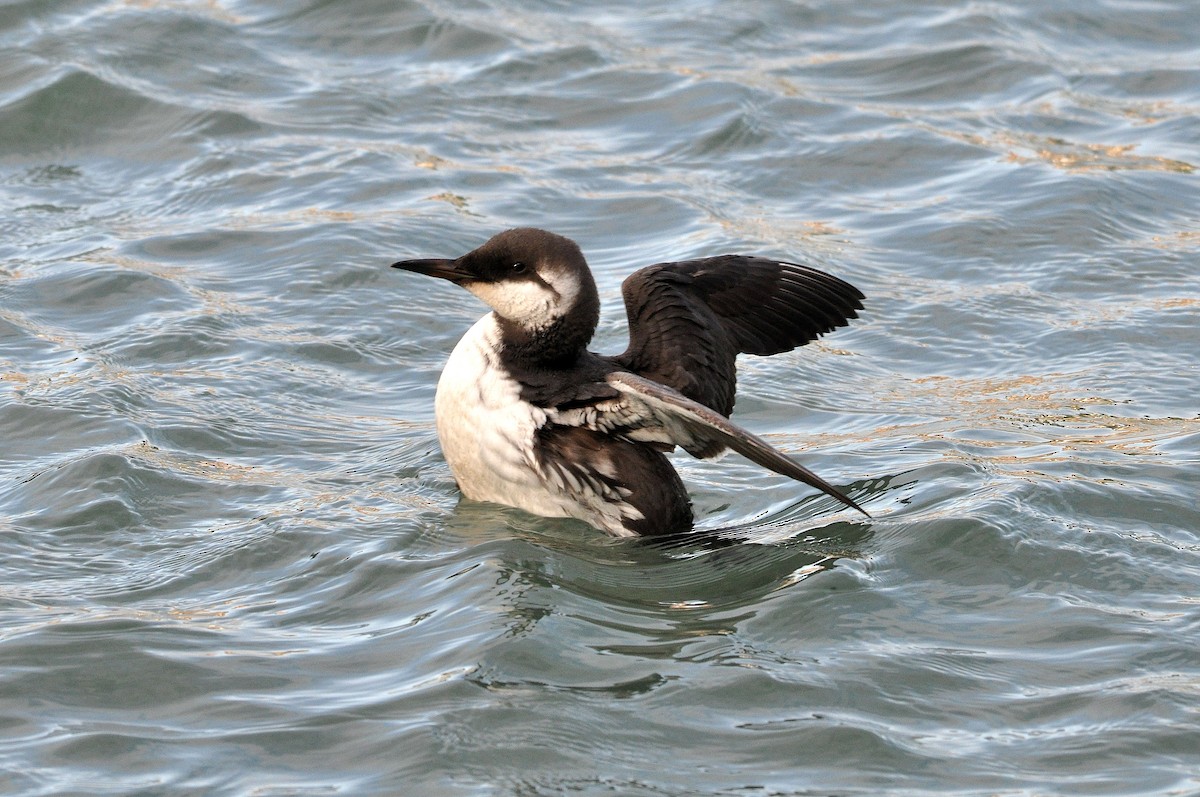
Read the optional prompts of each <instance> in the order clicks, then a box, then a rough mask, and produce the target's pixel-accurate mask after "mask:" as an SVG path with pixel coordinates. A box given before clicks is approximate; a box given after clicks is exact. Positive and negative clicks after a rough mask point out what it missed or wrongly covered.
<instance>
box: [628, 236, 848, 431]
mask: <svg viewBox="0 0 1200 797" xmlns="http://www.w3.org/2000/svg"><path fill="white" fill-rule="evenodd" d="M621 293H622V295H623V296H624V298H625V311H626V313H627V314H628V316H629V348H628V349H626V350H625V352H624V353H623V354H620V355H618V356H616V357H614V358H613V361H614V362H616V363H618V364H619V365H621V366H623V367H625V368H628V369H629V370H631V371H633V372H635V373H637V374H641V375H642V376H644V377H647V378H648V379H651V380H653V381H655V382H661V383H662V384H664V385H669V386H670V387H673V388H675V389H676V390H677V391H679V392H680V393H682V394H683V395H684V396H686V397H688V398H690V399H693V400H694V401H698V402H700V403H701V404H703V405H705V406H706V407H709V408H711V409H714V410H716V411H717V412H719V413H721V414H722V415H726V416H728V415H729V413H730V412H732V411H733V401H734V391H735V389H736V387H737V376H736V370H735V366H734V360H735V359H736V357H737V355H738V354H739V353H746V354H778V353H779V352H783V351H790V350H791V349H794V348H796V347H797V346H801V345H803V344H805V343H808V342H809V341H810V340H813V339H814V338H816V337H817V336H818V335H822V334H824V333H826V332H830V331H832V330H833V329H835V328H837V327H840V326H845V325H846V324H847V323H848V322H849V320H850V319H851V318H856V317H857V313H856V311H857V310H861V309H862V300H863V299H864V298H865V297H864V296H863V294H862V293H861V292H860V291H859V290H858V289H857V288H855V287H854V286H853V285H851V284H850V283H848V282H845V281H843V280H840V279H838V278H837V277H834V276H832V275H830V274H826V273H825V272H823V271H819V270H817V269H815V268H812V267H810V266H803V265H800V264H798V263H780V262H777V261H775V260H769V259H767V258H765V257H749V256H745V255H723V256H721V257H708V258H703V259H701V260H685V261H681V262H678V263H659V264H657V265H653V266H648V267H647V268H644V269H641V270H640V271H636V272H634V273H633V274H631V275H630V276H629V277H628V278H627V279H626V280H625V282H624V284H623V285H622V286H621Z"/></svg>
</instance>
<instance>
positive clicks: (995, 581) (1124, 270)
mask: <svg viewBox="0 0 1200 797" xmlns="http://www.w3.org/2000/svg"><path fill="white" fill-rule="evenodd" d="M0 45H2V46H3V49H4V51H5V53H6V57H5V58H4V59H3V63H2V64H0V203H2V204H3V208H4V213H3V214H0V230H2V233H3V234H2V235H0V430H2V432H3V435H2V440H3V444H2V445H0V468H2V469H0V554H2V555H0V652H2V655H3V659H2V660H3V666H2V667H0V734H2V736H0V738H3V744H2V745H0V792H2V793H4V794H8V795H22V796H24V795H30V796H32V795H59V794H62V795H65V794H72V795H77V794H88V795H92V794H95V795H102V794H122V795H126V794H146V795H149V794H196V795H213V794H230V795H234V794H237V795H241V794H246V795H249V794H254V795H284V794H289V795H300V794H334V793H344V794H354V795H368V794H372V795H374V794H378V795H393V794H401V793H402V794H520V795H542V794H547V795H549V794H563V793H571V794H612V793H615V794H621V795H667V794H672V795H674V794H679V795H684V794H686V795H698V794H713V795H717V794H720V795H762V794H871V795H875V794H882V793H886V794H932V793H954V794H981V795H982V794H987V795H995V794H1029V795H1033V794H1038V795H1041V794H1098V793H1104V794H1190V793H1200V778H1198V776H1197V773H1198V772H1200V752H1197V751H1200V731H1197V727H1198V725H1200V713H1198V711H1197V707H1198V706H1200V652H1198V651H1200V600H1198V599H1197V584H1198V583H1200V509H1198V506H1197V497H1196V496H1197V493H1198V491H1200V478H1198V477H1197V475H1196V474H1197V467H1196V466H1197V464H1198V461H1200V454H1198V452H1200V415H1198V413H1197V409H1196V407H1197V402H1196V394H1197V391H1198V389H1200V377H1198V376H1197V369H1196V351H1197V346H1198V345H1200V335H1198V334H1197V329H1198V328H1200V269H1198V268H1197V262H1198V258H1197V255H1198V254H1200V192H1198V191H1197V183H1196V180H1197V176H1196V172H1195V168H1196V166H1197V165H1198V164H1200V148H1198V147H1197V142H1198V141H1200V123H1198V121H1197V119H1198V118H1200V113H1198V111H1200V67H1198V66H1197V65H1198V64H1200V16H1198V15H1197V14H1196V13H1195V9H1194V8H1193V7H1192V5H1191V4H1189V3H1187V2H1182V0H1179V1H1177V2H1157V3H1150V2H1134V1H1133V0H1128V1H1127V2H1121V1H1118V0H1115V1H1114V2H1106V3H1100V4H1092V5H1091V6H1086V7H1085V6H1082V5H1079V4H1076V3H1068V2H1065V1H1064V0H1059V1H1057V2H1049V3H1032V2H1028V3H961V4H958V3H933V4H925V5H920V4H913V3H896V2H879V1H878V0H869V1H868V2H860V3H853V4H849V3H837V2H826V3H821V2H816V3H804V4H800V3H791V2H784V1H783V0H762V2H752V3H748V4H739V5H736V6H734V5H731V4H719V3H711V2H707V3H706V2H684V3H675V4H670V5H662V6H652V5H651V6H646V5H645V4H633V3H626V4H615V5H614V4H608V5H605V6H603V7H602V8H599V7H592V6H578V7H576V6H572V5H570V4H561V3H554V2H542V3H538V2H521V3H518V4H515V5H514V4H508V5H505V4H498V5H497V4H490V3H486V2H471V3H450V2H441V0H432V1H431V2H423V3H415V2H404V3H382V2H369V3H355V4H347V3H335V2H330V0H324V1H323V2H284V3H273V4H267V3H261V2H258V3H256V2H240V1H238V0H228V1H227V0H206V1H202V0H162V1H161V2H154V1H151V2H127V1H126V0H113V1H112V2H63V3H43V2H36V1H35V0H26V1H25V2H14V3H8V4H6V5H4V6H3V7H2V8H0ZM521 224H535V225H538V226H544V227H547V228H550V229H553V230H555V231H556V232H559V233H562V234H565V235H569V236H571V237H573V238H575V239H577V240H578V241H579V242H580V243H581V245H582V246H583V248H584V251H585V252H586V253H587V254H588V256H589V259H590V261H591V263H592V265H593V267H594V269H595V271H596V274H597V278H598V281H599V283H600V288H601V293H602V297H603V301H604V320H603V321H602V323H601V327H600V330H599V331H598V333H597V337H596V341H595V348H596V349H597V350H600V351H608V352H613V351H617V350H620V349H621V348H623V346H624V335H625V329H624V318H623V311H622V306H621V302H620V292H619V286H620V281H621V279H622V278H623V277H624V276H625V275H626V274H627V273H629V272H630V271H632V270H633V269H634V268H636V267H639V266H642V265H647V264H649V263H652V262H656V261H659V260H665V259H673V258H674V259H678V258H686V257H697V256H703V255H711V254H719V253H722V252H727V251H744V252H756V253H762V254H767V255H773V256H779V257H787V258H790V259H800V260H803V261H805V262H810V263H813V264H815V265H817V266H819V267H821V268H825V269H828V270H830V271H833V272H835V273H837V274H839V275H841V276H843V277H845V278H846V279H848V280H850V281H851V282H853V283H855V284H856V285H858V286H860V287H861V288H862V289H863V290H864V291H865V292H866V294H867V295H868V297H869V300H868V305H867V309H866V311H865V312H864V313H863V316H862V318H861V319H860V320H859V321H857V322H855V323H854V324H853V325H852V326H851V327H850V328H848V329H845V330H841V331H839V332H837V333H836V334H834V335H831V336H829V337H827V338H825V339H823V340H822V341H821V342H819V343H817V344H814V345H812V346H809V347H806V348H805V349H803V350H801V351H798V352H795V353H792V354H787V355H780V356H777V357H773V358H769V359H754V358H746V359H745V360H744V361H743V363H742V367H741V386H740V392H739V402H738V413H737V416H736V417H737V418H738V419H739V420H740V421H741V422H742V423H744V424H745V425H747V426H748V427H750V428H752V429H753V430H755V431H756V432H759V433H761V434H763V435H765V436H766V437H767V438H768V439H770V440H771V441H772V442H774V443H775V444H776V445H778V446H780V447H782V448H784V449H785V450H787V451H789V452H791V453H793V454H794V455H796V456H797V457H798V458H800V459H801V460H802V461H803V462H805V463H806V464H807V465H809V466H810V467H812V468H813V469H814V470H816V471H817V472H818V473H821V474H823V475H825V476H827V477H828V478H830V479H831V480H832V481H833V482H835V483H837V484H839V485H841V486H843V487H844V488H845V489H847V490H848V491H849V492H850V493H851V494H853V495H854V496H855V497H856V498H857V499H858V500H860V501H862V502H864V503H865V504H866V505H867V506H868V508H869V509H870V510H871V512H872V514H873V515H874V519H873V520H870V521H868V520H865V519H863V518H861V517H856V516H854V515H853V514H851V513H847V512H842V511H840V510H839V509H838V507H837V506H836V505H835V504H834V502H832V501H831V500H830V499H827V498H825V497H822V496H814V495H813V494H811V492H810V491H807V489H806V488H802V487H800V486H798V485H796V484H794V483H792V482H789V481H788V480H786V479H783V478H777V477H775V476H773V475H769V474H767V475H764V473H763V472H761V471H760V470H759V469H757V468H755V467H754V466H752V465H750V464H748V463H746V462H745V461H743V460H740V459H737V458H736V457H730V458H729V459H726V460H722V461H721V462H719V463H709V462H697V461H694V460H690V459H687V458H686V457H679V458H678V459H677V464H678V467H679V468H680V470H681V472H682V473H683V475H684V478H685V481H686V482H687V483H688V484H689V486H690V487H691V489H692V493H693V498H694V502H695V507H696V510H697V515H698V517H699V519H700V533H698V534H696V535H694V536H693V537H691V538H688V539H683V540H672V541H670V542H666V543H661V544H644V543H638V542H630V541H622V540H612V539H609V538H607V537H604V536H603V535H600V534H598V533H597V532H595V531H593V530H591V529H589V528H587V527H585V526H583V525H581V524H578V523H575V522H571V521H558V520H547V519H541V518H535V517H531V516H528V515H525V514H523V513H521V512H518V511H515V510H509V509H505V508H501V507H495V506H490V505H476V504H469V503H464V504H460V503H459V499H458V494H457V491H456V489H455V486H454V483H453V481H452V479H451V478H450V475H449V472H448V470H447V468H446V466H445V464H444V462H443V460H442V458H441V455H440V452H439V449H438V445H437V439H436V435H435V432H434V429H433V425H432V399H433V391H434V386H435V384H436V380H437V377H438V374H439V372H440V369H441V367H442V364H443V363H444V361H445V358H446V356H447V354H448V353H449V350H450V349H451V347H452V346H453V345H454V342H455V341H456V340H457V338H458V337H459V336H460V335H461V334H462V333H463V331H464V330H465V329H466V328H467V326H468V325H469V324H470V323H471V322H472V321H473V320H474V319H475V318H476V317H478V315H479V314H480V313H481V309H480V306H479V305H478V304H477V303H476V302H475V301H474V300H473V299H472V298H471V297H470V296H468V295H466V294H464V293H462V292H461V291H458V290H456V289H454V288H453V286H449V285H440V284H438V285H434V284H429V283H428V282H425V281H422V280H421V279H420V278H418V277H415V276H412V275H408V274H402V273H398V272H395V271H391V270H389V269H387V268H386V266H387V264H388V263H390V262H391V261H392V260H395V259H398V258H401V257H414V256H421V255H455V254H458V253H461V252H464V251H466V250H467V249H469V248H471V247H473V246H475V245H477V244H478V243H480V242H481V241H482V240H484V239H485V238H486V237H487V236H488V235H490V234H492V233H494V232H496V231H499V230H501V229H503V228H506V227H511V226H515V225H521ZM734 536H737V537H741V538H749V539H750V540H751V542H749V543H732V544H731V543H730V538H731V537H734Z"/></svg>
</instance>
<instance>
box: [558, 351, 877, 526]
mask: <svg viewBox="0 0 1200 797" xmlns="http://www.w3.org/2000/svg"><path fill="white" fill-rule="evenodd" d="M604 381H605V383H606V384H607V385H608V386H609V387H610V388H611V389H612V390H613V391H614V392H615V395H614V396H613V397H612V398H607V399H602V400H599V401H596V402H594V403H589V404H587V405H585V406H575V407H570V408H565V407H564V408H560V409H557V410H553V411H552V412H551V415H552V422H553V423H556V424H562V425H565V426H579V427H583V428H587V429H592V430H594V431H598V432H604V433H610V434H618V435H621V436H623V437H625V438H627V439H629V440H634V441H637V442H644V443H653V444H656V445H659V446H661V447H664V448H668V447H671V446H680V447H682V448H683V449H684V450H686V451H687V452H688V453H689V454H691V455H692V456H696V457H701V458H710V457H715V456H717V455H719V454H721V453H722V452H724V451H725V450H726V449H729V450H733V451H736V452H738V453H739V454H741V455H743V456H744V457H746V458H747V459H749V460H750V461H752V462H754V463H756V464H758V465H761V466H763V467H764V468H768V469H770V470H773V471H775V472H776V473H779V474H782V475H784V476H789V477H791V478H793V479H796V480H797V481H801V482H804V483H805V484H807V485H809V486H811V487H815V488H817V489H818V490H820V491H821V492H823V493H825V494H826V495H829V496H832V497H833V498H836V499H837V500H839V501H841V502H842V503H843V504H845V505H846V506H849V507H852V508H854V509H857V510H858V511H859V512H862V513H863V514H864V515H866V514H867V512H866V511H865V510H864V509H863V508H862V507H860V506H859V505H858V504H857V503H855V502H854V501H853V500H852V499H851V498H849V497H848V496H847V495H846V494H845V493H843V492H842V491H841V490H839V489H838V488H836V487H834V486H833V485H832V484H830V483H829V482H827V481H825V480H824V479H822V478H821V477H820V476H818V475H817V474H815V473H813V472H812V471H810V470H809V469H808V468H806V467H804V466H803V465H801V464H800V463H798V462H796V461H795V460H793V459H791V458H790V457H788V456H787V455H786V454H784V453H783V452H781V451H779V450H778V449H776V448H774V447H772V446H771V445H770V444H769V443H767V442H766V441H765V440H763V439H762V438H760V437H758V436H756V435H754V434H752V433H750V432H748V431H746V430H745V429H743V428H742V427H740V426H738V425H737V424H735V423H733V422H732V421H730V420H729V419H728V418H726V417H724V416H723V415H721V414H720V413H718V412H716V411H714V410H713V409H711V408H709V407H706V406H704V405H703V404H701V403H699V402H697V401H693V400H692V399H690V398H688V397H687V396H685V395H683V394H682V393H680V392H679V391H677V390H674V389H673V388H670V387H667V386H665V385H662V384H659V383H657V382H655V381H653V380H650V379H646V378H645V377H642V376H639V375H637V374H633V373H629V372H625V371H614V372H612V373H610V374H608V375H607V376H606V377H605V379H604Z"/></svg>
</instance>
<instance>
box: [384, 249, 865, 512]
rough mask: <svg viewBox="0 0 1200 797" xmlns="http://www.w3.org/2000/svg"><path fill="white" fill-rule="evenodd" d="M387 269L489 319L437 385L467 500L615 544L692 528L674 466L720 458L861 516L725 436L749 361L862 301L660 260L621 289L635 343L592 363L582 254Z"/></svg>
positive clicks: (795, 342)
mask: <svg viewBox="0 0 1200 797" xmlns="http://www.w3.org/2000/svg"><path fill="white" fill-rule="evenodd" d="M392 267H393V268H399V269H405V270H407V271H414V272H416V273H418V274H425V275H428V276H431V277H439V278H441V279H445V280H449V281H450V282H453V283H455V284H457V285H461V286H462V287H464V288H466V289H467V290H468V291H470V292H471V293H473V294H475V295H476V296H477V297H479V298H480V299H482V300H483V301H484V302H485V303H486V304H487V305H488V306H489V307H491V309H492V312H490V313H488V314H487V315H485V316H484V317H483V318H481V319H479V321H478V322H476V323H475V325H474V326H472V327H471V329H470V330H469V331H468V332H467V334H466V335H464V336H463V338H462V340H460V341H459V342H458V345H457V346H455V347H454V351H453V353H451V355H450V359H449V361H448V362H447V363H446V367H445V369H444V370H443V371H442V376H441V379H440V380H439V381H438V386H437V397H436V400H435V416H436V422H437V431H438V438H439V439H440V441H441V444H442V451H443V453H444V455H445V457H446V462H447V463H448V464H449V465H450V471H451V472H452V473H453V474H454V478H455V480H456V481H457V482H458V486H459V489H460V490H462V492H463V494H464V495H465V496H466V497H468V498H471V499H474V500H477V501H491V502H494V503H498V504H506V505H508V506H515V507H519V508H521V509H524V510H526V511H529V512H532V513H534V514H538V515H543V516H547V517H573V518H578V519H580V520H583V521H586V522H588V523H590V524H592V525H593V526H596V527H598V528H600V529H603V530H604V531H606V532H608V533H609V534H612V535H615V536H635V535H651V534H672V533H678V532H681V531H686V530H689V529H690V528H691V526H692V508H691V501H690V500H689V499H688V495H687V491H686V490H685V489H684V487H683V482H682V481H681V480H680V478H679V474H678V473H676V471H675V468H674V467H673V466H672V465H671V463H670V461H669V460H668V459H667V457H666V455H665V453H664V452H668V451H671V450H673V449H674V447H675V446H680V447H682V448H683V449H684V450H686V451H687V452H688V453H689V454H691V455H693V456H696V457H701V458H711V457H715V456H717V455H719V454H721V453H722V452H724V451H725V450H727V449H732V450H733V451H737V452H738V453H740V454H742V455H744V456H746V457H747V458H749V459H750V460H752V461H753V462H755V463H757V464H759V465H762V466H763V467H765V468H769V469H770V470H773V471H775V472H776V473H780V474H783V475H785V476H790V477H791V478H793V479H797V480H798V481H802V482H804V483H805V484H808V485H811V486H813V487H816V488H817V489H819V490H821V491H822V492H825V493H826V494H828V495H830V496H833V497H834V498H836V499H838V500H839V501H841V502H842V503H844V504H846V505H847V506H850V507H853V508H854V509H857V510H858V511H860V512H862V513H863V514H864V515H865V514H867V513H866V511H865V510H863V509H862V507H860V506H859V505H858V504H857V503H855V502H854V501H853V500H851V499H850V498H849V497H847V496H846V495H845V494H843V493H842V492H841V491H840V490H839V489H837V488H836V487H834V486H833V485H831V484H829V483H828V482H826V481H825V480H824V479H822V478H821V477H819V476H817V475H816V474H815V473H813V472H812V471H810V470H808V469H807V468H805V467H804V466H802V465H800V464H799V463H797V462H795V461H794V460H792V459H790V458H789V457H787V456H786V455H785V454H783V453H781V452H780V451H778V450H776V449H775V448H773V447H772V446H771V445H769V444H768V443H767V442H765V441H764V440H762V439H760V438H758V437H756V436H755V435H753V434H751V433H750V432H748V431H746V430H745V429H742V428H741V427H739V426H737V425H736V424H734V423H732V422H731V421H730V420H729V419H728V416H729V414H730V412H732V411H733V403H734V390H735V388H736V372H735V364H734V360H735V358H736V357H737V355H738V354H739V353H748V354H759V355H767V354H777V353H779V352H784V351H790V350H791V349H794V348H796V347H797V346H801V345H803V344H805V343H808V342H809V341H811V340H813V339H814V338H816V337H817V336H818V335H821V334H824V333H826V332H829V331H832V330H833V329H834V328H836V327H840V326H845V325H846V324H847V323H848V322H849V319H851V318H856V317H857V314H856V311H857V310H861V309H862V300H863V299H864V298H865V297H864V296H863V294H862V293H861V292H860V291H859V290H858V289H857V288H855V287H854V286H852V285H850V284H849V283H847V282H844V281H843V280H840V279H838V278H837V277H834V276H831V275H829V274H826V273H824V272H822V271H818V270H817V269H814V268H811V267H809V266H803V265H799V264H795V263H784V262H778V261H775V260H770V259H767V258H762V257H753V256H745V255H723V256H720V257H708V258H702V259H699V260H686V261H681V262H676V263H659V264H656V265H652V266H648V267H646V268H643V269H641V270H639V271H636V272H634V273H633V274H632V275H630V276H629V277H628V278H627V279H626V280H625V282H624V283H623V284H622V287H621V292H622V294H623V296H624V298H625V309H626V312H627V314H628V317H629V347H628V348H627V349H626V350H625V352H624V353H622V354H618V355H615V356H608V357H606V356H601V355H597V354H593V353H592V352H589V351H588V350H587V345H588V343H589V342H590V341H591V339H592V334H593V333H594V332H595V330H596V325H597V324H598V323H599V320H600V299H599V295H598V293H597V291H596V283H595V281H594V280H593V279H592V274H591V271H590V269H589V268H588V265H587V261H586V260H585V259H584V257H583V253H582V252H581V251H580V249H579V247H578V246H577V245H576V244H575V242H574V241H572V240H570V239H568V238H564V237H562V236H560V235H555V234H553V233H550V232H546V231H545V230H539V229H534V228H529V227H525V228H518V229H513V230H508V231H506V232H502V233H500V234H498V235H496V236H494V237H492V238H491V239H489V240H488V241H487V242H486V243H484V244H483V245H482V246H480V247H479V248H478V249H475V250H473V251H471V252H468V253H467V254H465V255H463V256H462V257H459V258H457V259H455V260H449V259H422V260H403V261H401V262H399V263H393V264H392Z"/></svg>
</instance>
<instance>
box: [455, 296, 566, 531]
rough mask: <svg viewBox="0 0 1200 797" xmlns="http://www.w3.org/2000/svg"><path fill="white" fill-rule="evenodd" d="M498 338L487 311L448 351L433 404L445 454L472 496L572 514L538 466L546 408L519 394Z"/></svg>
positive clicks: (557, 514) (553, 513) (544, 511)
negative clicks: (502, 359)
mask: <svg viewBox="0 0 1200 797" xmlns="http://www.w3.org/2000/svg"><path fill="white" fill-rule="evenodd" d="M499 340H500V330H499V327H498V326H497V324H496V318H495V316H494V315H492V314H490V313H489V314H488V315H486V316H484V317H483V318H481V319H479V321H477V322H476V323H475V325H474V326H473V327H471V329H470V330H469V331H468V332H467V334H466V335H464V336H463V339H462V340H460V341H459V342H458V345H457V346H455V347H454V351H453V352H452V353H451V354H450V360H449V362H447V363H446V368H445V370H443V371H442V377H441V379H440V380H439V381H438V387H437V400H436V403H435V410H436V417H437V430H438V437H439V438H440V439H441V442H442V453H443V454H444V455H445V457H446V462H447V463H448V464H449V465H450V470H451V472H452V473H453V474H454V478H455V480H456V481H457V482H458V487H459V489H460V490H462V492H463V494H464V495H466V496H467V497H468V498H472V499H475V500H477V501H493V502H495V503H499V504H508V505H509V506H518V507H521V508H522V509H526V510H528V511H530V512H534V513H536V514H539V515H544V516H552V517H567V516H569V515H571V514H572V513H571V512H570V511H569V510H568V507H567V506H566V505H565V504H564V499H563V497H560V496H555V495H552V494H551V493H549V492H548V491H547V490H546V488H545V487H544V486H543V484H542V479H541V478H540V477H539V475H538V474H537V472H536V471H535V470H534V458H533V444H534V435H535V432H536V431H537V429H538V427H540V426H541V425H542V424H543V423H544V422H545V420H546V413H545V411H543V410H542V409H540V408H538V407H535V406H533V405H532V404H529V403H528V402H526V401H524V400H522V399H521V393H520V387H519V386H518V384H517V382H516V381H515V380H513V379H512V378H510V377H509V376H508V375H507V374H506V372H505V371H504V369H503V368H502V367H501V364H500V362H499V356H498V354H497V351H498V346H497V343H498V341H499Z"/></svg>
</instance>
